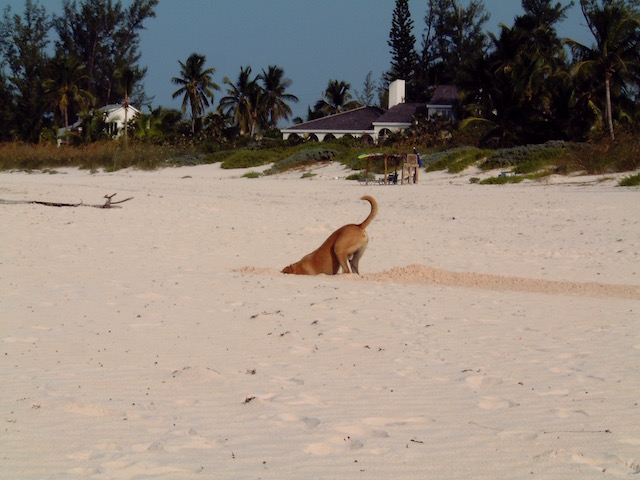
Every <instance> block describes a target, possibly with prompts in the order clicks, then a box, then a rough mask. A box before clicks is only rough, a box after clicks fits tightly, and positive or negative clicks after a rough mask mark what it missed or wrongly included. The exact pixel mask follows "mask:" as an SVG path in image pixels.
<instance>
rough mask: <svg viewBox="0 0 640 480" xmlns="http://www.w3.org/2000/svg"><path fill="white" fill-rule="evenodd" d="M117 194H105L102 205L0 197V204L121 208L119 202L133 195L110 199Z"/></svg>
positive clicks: (126, 200) (127, 199)
mask: <svg viewBox="0 0 640 480" xmlns="http://www.w3.org/2000/svg"><path fill="white" fill-rule="evenodd" d="M116 195H117V194H116V193H114V194H113V195H105V196H104V198H106V201H105V202H104V203H103V204H102V205H99V204H98V205H96V204H88V203H84V202H83V201H82V200H81V201H80V203H59V202H41V201H39V200H2V199H0V204H6V205H17V204H29V203H34V204H36V205H45V206H47V207H93V208H121V207H119V206H118V204H119V203H124V202H128V201H129V200H131V199H133V197H129V198H125V199H124V200H119V201H117V202H114V201H112V200H111V199H112V198H113V197H115V196H116Z"/></svg>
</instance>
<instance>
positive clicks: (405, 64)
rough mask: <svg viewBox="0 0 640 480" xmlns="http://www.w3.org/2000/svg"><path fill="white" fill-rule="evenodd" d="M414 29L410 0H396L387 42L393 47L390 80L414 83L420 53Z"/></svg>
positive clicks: (388, 73)
mask: <svg viewBox="0 0 640 480" xmlns="http://www.w3.org/2000/svg"><path fill="white" fill-rule="evenodd" d="M412 29H413V20H411V12H410V11H409V2H408V0H396V6H395V9H394V10H393V17H392V20H391V31H390V32H389V40H388V42H387V44H388V45H389V46H390V47H391V70H389V72H387V75H386V76H387V80H388V81H389V82H392V81H394V80H397V79H401V80H405V81H406V82H407V85H409V86H411V85H413V80H414V75H415V71H416V67H417V65H418V54H417V53H416V51H415V44H416V37H415V35H414V34H413V33H412ZM410 90H411V88H410Z"/></svg>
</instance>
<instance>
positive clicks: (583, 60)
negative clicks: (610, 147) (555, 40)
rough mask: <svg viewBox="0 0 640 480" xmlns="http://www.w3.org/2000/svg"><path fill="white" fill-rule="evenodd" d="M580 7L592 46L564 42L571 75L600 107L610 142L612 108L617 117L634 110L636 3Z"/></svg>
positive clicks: (639, 46) (584, 2)
mask: <svg viewBox="0 0 640 480" xmlns="http://www.w3.org/2000/svg"><path fill="white" fill-rule="evenodd" d="M580 5H581V7H582V12H583V14H584V18H585V20H586V22H587V25H588V27H589V30H590V31H591V33H592V35H593V37H594V40H595V44H594V45H592V46H590V47H588V46H585V45H583V44H581V43H579V42H576V41H574V40H569V41H568V44H569V45H570V47H571V49H572V51H573V53H574V56H575V57H576V63H575V66H574V70H573V73H574V75H575V76H576V79H577V80H578V82H579V83H578V85H579V87H578V88H579V89H580V90H581V91H582V92H583V94H585V95H588V96H590V97H591V99H592V100H591V101H592V102H593V103H594V104H595V105H604V108H601V109H600V110H601V111H604V119H605V121H606V125H607V128H608V131H609V135H610V137H611V138H612V139H613V138H615V134H614V123H613V121H614V116H615V115H614V107H616V108H617V116H618V117H624V116H630V115H632V110H634V109H636V110H637V108H638V107H637V105H636V104H635V102H633V96H634V95H636V96H637V94H638V91H639V90H640V2H638V1H637V0H636V1H624V0H602V1H598V0H581V1H580Z"/></svg>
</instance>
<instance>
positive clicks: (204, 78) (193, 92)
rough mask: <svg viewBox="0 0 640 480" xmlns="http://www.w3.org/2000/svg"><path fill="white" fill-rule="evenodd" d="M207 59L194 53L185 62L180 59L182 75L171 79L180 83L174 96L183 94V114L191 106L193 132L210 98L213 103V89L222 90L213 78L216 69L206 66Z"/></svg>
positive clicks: (192, 132)
mask: <svg viewBox="0 0 640 480" xmlns="http://www.w3.org/2000/svg"><path fill="white" fill-rule="evenodd" d="M205 61H206V57H205V56H204V55H199V54H197V53H192V54H191V55H190V56H189V58H187V61H186V62H185V63H182V62H180V61H178V63H179V64H180V75H181V76H180V77H173V78H172V79H171V81H172V82H173V83H174V84H176V85H180V88H179V89H178V90H176V91H175V92H173V95H172V97H173V98H176V97H179V96H181V95H182V114H183V115H184V114H185V112H186V111H187V105H190V106H191V134H195V133H196V123H197V121H198V119H200V118H201V117H202V116H203V115H204V111H205V109H206V107H209V105H210V103H209V100H211V103H213V90H220V86H219V85H218V84H216V83H215V82H214V81H213V80H212V78H211V77H212V76H213V74H214V73H215V69H214V68H204V63H205ZM203 68H204V69H203Z"/></svg>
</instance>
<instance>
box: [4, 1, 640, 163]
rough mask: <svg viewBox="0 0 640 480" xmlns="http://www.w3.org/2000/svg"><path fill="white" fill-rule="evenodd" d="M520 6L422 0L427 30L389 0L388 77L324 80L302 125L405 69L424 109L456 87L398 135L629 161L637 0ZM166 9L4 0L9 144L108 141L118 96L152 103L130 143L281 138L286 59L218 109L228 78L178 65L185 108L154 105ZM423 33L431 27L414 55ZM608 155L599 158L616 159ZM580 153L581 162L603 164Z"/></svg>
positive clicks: (203, 144)
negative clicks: (155, 33) (444, 112)
mask: <svg viewBox="0 0 640 480" xmlns="http://www.w3.org/2000/svg"><path fill="white" fill-rule="evenodd" d="M574 2H575V3H577V5H574ZM125 4H126V5H125ZM521 4H522V11H523V13H522V14H521V15H519V16H517V17H516V18H515V19H514V20H513V22H512V23H510V24H508V25H507V24H505V25H500V26H499V27H498V28H497V29H496V31H494V32H486V28H485V27H486V24H487V21H488V19H489V15H488V13H487V12H486V10H485V8H484V3H483V0H467V1H464V2H463V1H462V0H429V1H428V2H426V3H425V12H420V14H421V15H422V14H423V13H424V16H423V19H424V24H423V25H418V24H415V25H414V22H413V20H412V18H411V12H410V11H409V2H408V0H396V1H395V8H394V9H393V11H392V12H391V15H390V22H389V26H390V30H389V37H388V45H389V47H390V54H391V55H390V65H389V69H388V70H387V71H386V72H384V73H382V74H381V78H380V80H379V83H377V84H376V83H375V82H374V81H373V79H372V74H371V72H370V73H369V74H368V75H367V77H366V79H365V82H364V88H363V90H362V91H361V92H358V91H356V92H355V94H352V90H351V84H350V83H348V82H347V81H345V80H342V79H336V78H335V77H331V76H330V75H328V78H329V80H328V83H327V87H326V89H325V91H324V92H323V93H322V94H321V97H320V98H319V99H318V100H317V101H316V102H315V103H312V104H311V105H309V106H308V119H309V120H311V119H314V118H318V117H321V116H325V115H331V114H335V113H340V112H344V111H346V110H349V109H352V108H356V107H358V106H361V105H373V103H374V92H375V91H376V90H377V93H378V97H379V100H380V105H382V106H384V102H383V94H382V93H381V92H384V91H385V87H386V86H387V85H388V82H389V81H390V80H393V79H396V78H403V79H405V80H407V85H408V90H407V99H406V100H407V101H409V102H414V101H415V102H424V101H426V100H427V99H428V98H429V97H430V95H431V93H432V91H433V90H434V88H435V87H436V86H437V85H440V84H453V85H455V86H456V87H457V89H458V92H459V96H458V101H457V105H456V106H455V110H456V112H455V113H456V121H455V122H453V123H452V122H447V123H446V124H444V123H442V121H434V120H433V119H428V118H422V117H420V118H416V119H414V120H415V121H414V124H413V125H412V126H411V128H409V129H408V130H407V131H406V132H405V133H404V134H402V135H397V136H396V137H393V138H391V139H390V141H395V142H397V143H396V145H402V146H407V145H413V144H419V145H428V146H434V145H438V146H440V147H443V146H447V147H452V146H456V145H462V144H467V145H469V144H471V145H474V146H475V147H479V148H482V149H495V148H503V147H513V146H518V145H526V144H543V143H545V142H548V141H553V140H558V141H570V142H594V144H596V143H597V144H599V145H601V146H602V149H603V152H605V153H606V152H616V155H618V157H619V158H627V159H628V158H632V156H625V155H624V154H622V156H621V152H624V151H625V149H624V146H623V147H620V145H622V144H624V145H629V144H630V143H629V142H631V143H632V144H633V145H636V143H633V141H634V139H636V138H637V136H638V132H639V131H640V123H639V122H640V0H573V1H570V0H563V1H557V0H521ZM157 5H158V0H130V1H128V2H122V1H121V0H74V1H71V0H65V1H64V2H63V14H62V15H61V16H59V17H58V16H56V15H49V14H48V13H47V11H46V9H45V7H44V6H42V5H41V3H39V2H38V0H25V2H24V9H23V11H22V12H21V13H19V14H18V13H14V12H12V11H11V9H10V8H9V7H7V8H5V10H4V11H3V12H2V16H1V18H0V141H2V142H5V141H11V140H19V141H23V142H28V143H38V142H41V143H44V142H45V141H48V140H55V139H56V135H57V134H58V133H59V131H60V129H62V128H64V127H69V126H72V125H73V124H74V123H75V122H76V121H77V120H78V119H79V120H80V121H81V123H82V133H81V134H76V136H75V137H74V139H75V140H74V142H75V143H91V142H95V141H99V140H102V139H104V138H106V135H105V132H104V127H105V125H104V118H102V117H101V115H100V114H99V113H97V109H98V108H100V107H103V106H105V105H107V104H114V103H115V104H121V105H124V106H125V107H127V106H129V105H135V106H136V107H137V108H138V110H142V111H143V112H144V113H142V114H140V115H138V116H137V117H136V118H135V119H133V120H132V121H130V122H126V127H125V130H124V131H125V137H127V136H128V137H129V138H130V139H131V142H132V143H136V142H149V143H153V144H155V145H161V144H164V145H167V144H168V145H179V146H181V147H183V146H185V147H186V146H191V147H198V148H200V149H201V150H202V151H205V152H207V153H208V154H211V155H214V154H215V155H218V154H219V151H220V150H223V149H225V148H228V147H229V146H236V147H237V146H243V147H248V146H249V145H253V144H254V143H256V142H263V141H264V140H265V139H274V138H277V137H278V131H277V128H278V126H279V124H280V123H282V122H283V121H288V120H289V119H290V118H291V116H292V109H291V106H292V105H293V103H295V102H297V101H298V99H297V97H296V96H295V95H294V91H293V90H292V86H293V82H292V80H291V79H289V78H287V76H286V74H285V71H284V69H283V68H282V67H281V66H278V65H273V64H267V65H266V66H260V67H259V68H257V69H255V70H254V69H252V67H251V66H250V65H246V66H243V67H241V68H240V72H239V73H238V74H237V75H236V76H233V75H231V76H224V77H223V79H222V81H221V82H220V85H221V86H222V90H223V91H222V93H221V95H220V97H221V98H219V101H218V103H217V105H216V100H218V99H217V98H214V92H215V91H216V90H218V89H220V87H219V86H218V84H217V83H216V79H215V76H216V70H215V69H214V68H213V67H212V66H211V65H207V61H206V60H207V59H206V58H205V56H204V55H201V54H196V53H194V54H193V55H191V56H189V57H188V58H187V59H186V60H184V61H180V60H178V59H176V62H178V64H177V65H176V71H175V77H172V78H167V83H170V82H173V83H174V84H175V86H176V90H175V92H174V94H173V96H174V97H175V98H177V99H179V100H180V101H181V109H180V110H174V109H163V108H161V107H157V108H152V106H151V102H150V101H149V98H148V97H147V96H146V94H145V91H144V84H143V81H144V78H145V73H146V68H145V67H144V66H142V65H140V32H141V30H142V29H143V28H144V27H145V23H146V22H147V21H149V20H150V19H153V18H154V17H155V10H156V7H157ZM572 6H579V7H580V11H581V12H582V14H583V17H584V23H585V24H586V25H587V27H588V29H589V31H590V33H591V37H592V41H585V42H582V43H581V42H578V41H576V40H573V39H568V38H562V37H561V36H560V35H559V33H558V32H559V26H560V24H561V22H562V21H563V20H564V19H565V18H566V16H567V13H568V11H569V8H571V7H572ZM414 32H416V33H418V32H419V33H422V35H421V42H420V45H419V46H420V47H421V49H419V50H418V49H416V46H417V45H416V36H415V35H414ZM591 37H590V38H591ZM166 100H167V99H159V101H161V102H162V101H166ZM294 121H296V120H295V119H294ZM625 142H626V143H625ZM633 148H636V147H635V146H634V147H633ZM632 150H633V149H632ZM588 151H592V152H597V151H599V150H598V149H596V148H592V149H590V150H588ZM634 151H635V150H634ZM605 153H603V154H602V155H600V157H599V158H609V157H608V155H609V154H608V153H607V154H606V155H605ZM594 156H595V154H594ZM584 158H585V160H584V163H585V165H586V167H585V168H589V165H590V164H591V163H594V164H598V161H597V159H594V160H593V162H591V160H588V156H585V157H584ZM611 158H613V157H611ZM623 163H624V164H625V165H635V163H634V162H633V161H632V160H629V161H626V160H625V162H623ZM616 168H617V167H616Z"/></svg>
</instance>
